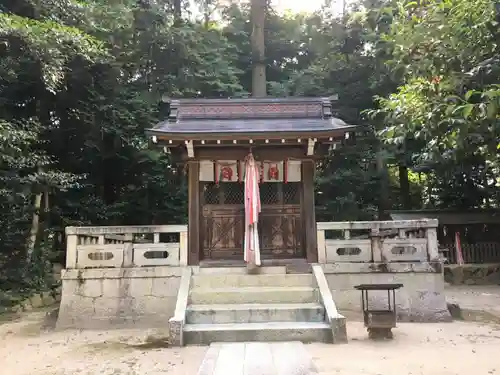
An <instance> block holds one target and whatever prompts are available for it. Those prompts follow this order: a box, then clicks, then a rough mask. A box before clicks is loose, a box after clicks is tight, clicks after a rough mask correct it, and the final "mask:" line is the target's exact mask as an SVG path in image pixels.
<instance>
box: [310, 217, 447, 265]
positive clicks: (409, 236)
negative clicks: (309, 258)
mask: <svg viewBox="0 0 500 375" xmlns="http://www.w3.org/2000/svg"><path fill="white" fill-rule="evenodd" d="M437 226H438V221H437V220H435V219H430V220H401V221H354V222H348V221H347V222H332V223H330V222H320V223H317V231H318V261H319V263H371V262H373V263H390V262H426V261H437V260H439V254H438V242H437V230H436V228H437Z"/></svg>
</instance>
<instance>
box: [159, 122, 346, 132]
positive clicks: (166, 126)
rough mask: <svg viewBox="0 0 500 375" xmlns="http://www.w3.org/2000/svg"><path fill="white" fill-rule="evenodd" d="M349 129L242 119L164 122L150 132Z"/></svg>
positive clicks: (341, 124) (338, 124) (337, 124)
mask: <svg viewBox="0 0 500 375" xmlns="http://www.w3.org/2000/svg"><path fill="white" fill-rule="evenodd" d="M345 127H349V125H347V124H346V123H345V122H344V121H342V120H340V119H338V118H330V119H327V120H323V119H310V118H305V119H301V118H296V119H279V118H278V119H244V120H210V121H207V120H204V121H200V120H187V121H179V122H175V123H171V122H168V121H164V122H161V123H159V124H158V125H157V126H155V127H154V128H153V129H152V131H153V132H155V133H156V132H157V133H170V134H211V133H226V134H231V133H270V132H272V133H276V132H290V133H301V132H304V133H314V132H328V131H334V130H340V129H341V128H345Z"/></svg>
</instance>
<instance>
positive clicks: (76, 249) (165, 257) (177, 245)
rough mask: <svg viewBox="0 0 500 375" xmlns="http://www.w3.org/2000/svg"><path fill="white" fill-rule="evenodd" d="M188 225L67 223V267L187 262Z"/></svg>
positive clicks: (180, 263)
mask: <svg viewBox="0 0 500 375" xmlns="http://www.w3.org/2000/svg"><path fill="white" fill-rule="evenodd" d="M187 238H188V237H187V225H152V226H125V227H121V226H115V227H67V228H66V268H67V269H71V268H122V267H144V266H182V265H187Z"/></svg>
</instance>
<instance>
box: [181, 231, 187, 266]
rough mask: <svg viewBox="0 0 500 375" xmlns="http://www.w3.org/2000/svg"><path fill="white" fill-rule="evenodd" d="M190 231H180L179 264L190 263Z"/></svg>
mask: <svg viewBox="0 0 500 375" xmlns="http://www.w3.org/2000/svg"><path fill="white" fill-rule="evenodd" d="M188 251H189V250H188V232H187V231H184V232H180V233H179V265H180V266H187V264H188Z"/></svg>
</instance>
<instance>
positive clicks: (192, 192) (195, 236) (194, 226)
mask: <svg viewBox="0 0 500 375" xmlns="http://www.w3.org/2000/svg"><path fill="white" fill-rule="evenodd" d="M199 179H200V162H199V161H189V162H188V207H189V208H188V215H189V218H188V238H189V239H188V250H189V252H188V264H189V265H190V266H194V265H197V264H199V263H200V181H199Z"/></svg>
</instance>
